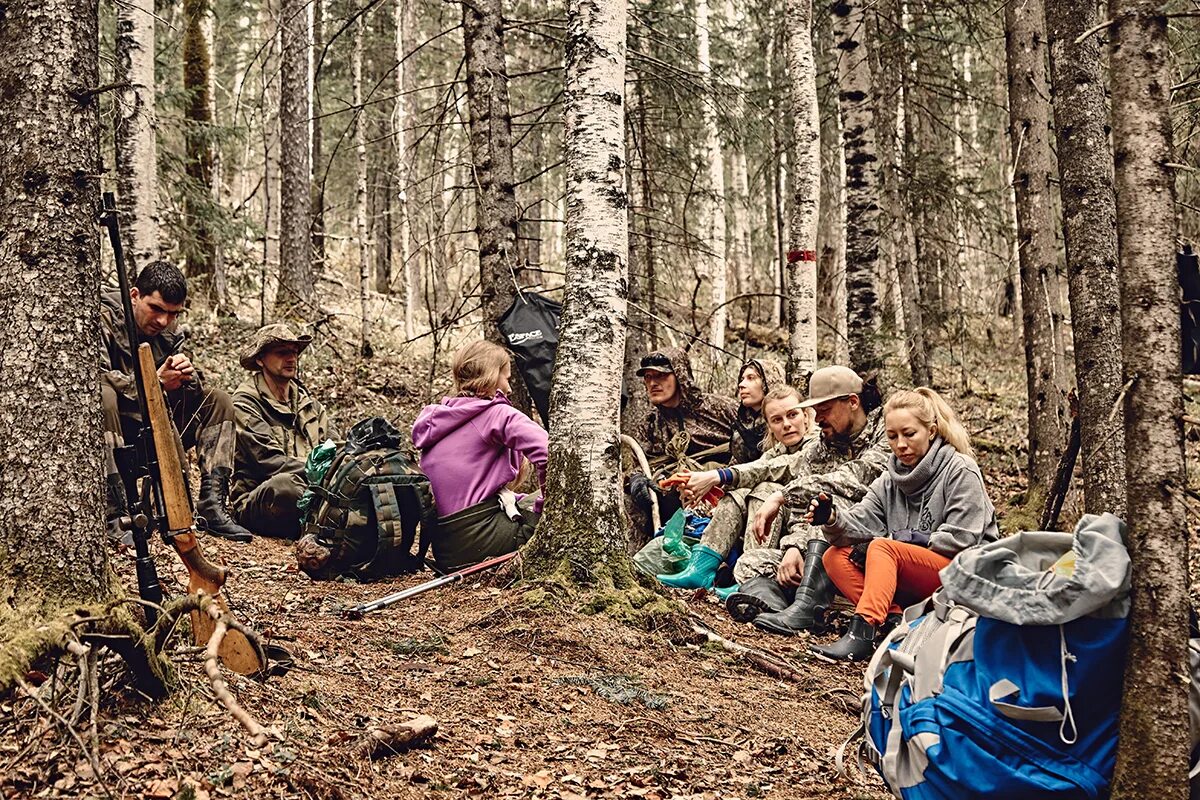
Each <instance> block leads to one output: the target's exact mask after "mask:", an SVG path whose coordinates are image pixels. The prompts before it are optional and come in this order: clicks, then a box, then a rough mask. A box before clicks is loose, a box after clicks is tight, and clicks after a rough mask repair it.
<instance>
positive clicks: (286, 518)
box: [233, 323, 335, 539]
mask: <svg viewBox="0 0 1200 800" xmlns="http://www.w3.org/2000/svg"><path fill="white" fill-rule="evenodd" d="M311 341H312V337H311V336H309V335H307V334H304V335H298V334H297V333H296V332H295V331H293V330H292V328H291V327H290V326H288V325H286V324H283V323H276V324H273V325H265V326H263V327H262V328H259V329H258V331H257V332H256V333H255V334H254V336H252V337H251V338H250V341H248V342H247V343H246V345H245V346H244V347H243V348H242V351H241V353H240V355H239V358H238V360H239V363H241V365H242V367H244V368H245V369H247V370H250V372H251V374H250V376H249V377H248V378H246V380H244V381H242V383H241V385H240V386H238V388H237V389H236V390H235V391H234V393H233V405H234V409H235V410H236V411H237V421H238V439H237V471H236V474H235V476H234V482H233V507H234V513H235V514H236V515H237V518H238V521H239V522H240V523H241V524H242V525H245V526H246V527H247V528H249V529H250V530H251V531H253V532H254V533H257V534H259V535H262V536H281V537H285V538H289V539H296V538H298V537H299V535H300V509H299V508H298V507H297V505H296V503H297V501H299V499H300V497H301V496H302V495H303V494H304V491H305V489H307V487H308V484H307V481H306V480H305V475H304V467H305V462H306V460H307V458H308V454H309V453H310V452H312V450H313V448H314V447H316V446H317V445H319V444H320V443H321V442H323V441H325V439H327V438H331V437H333V436H335V434H334V433H333V430H332V428H331V427H330V424H329V418H328V415H327V414H326V413H325V409H324V408H323V407H322V406H321V404H320V403H319V402H318V401H317V400H316V398H314V397H313V396H312V395H311V394H309V392H308V389H306V388H305V387H304V384H302V383H301V382H300V381H299V379H298V378H297V377H296V376H297V373H298V371H299V367H300V354H301V353H303V352H304V349H305V348H306V347H308V345H309V343H310V342H311Z"/></svg>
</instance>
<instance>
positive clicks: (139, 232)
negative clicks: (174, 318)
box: [113, 3, 159, 274]
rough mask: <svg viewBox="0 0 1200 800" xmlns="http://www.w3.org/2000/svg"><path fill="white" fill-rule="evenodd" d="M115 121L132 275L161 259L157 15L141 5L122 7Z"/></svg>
mask: <svg viewBox="0 0 1200 800" xmlns="http://www.w3.org/2000/svg"><path fill="white" fill-rule="evenodd" d="M116 56H117V58H116V69H115V72H114V76H113V77H114V79H115V82H116V83H118V84H121V83H127V84H129V86H128V88H125V89H121V90H119V93H118V94H117V103H116V104H115V109H116V120H115V121H114V125H113V132H114V145H115V152H116V168H117V169H116V172H117V195H118V198H119V206H120V209H121V217H122V219H121V231H122V234H123V236H124V239H125V241H124V245H125V259H126V262H127V264H128V268H129V271H130V273H131V274H132V273H136V272H137V270H138V269H140V268H141V267H142V266H144V265H146V264H148V263H149V262H151V261H154V260H155V259H157V258H158V225H159V218H158V144H157V134H156V127H157V119H156V117H155V111H154V87H155V83H154V16H153V15H152V14H151V13H150V11H148V10H146V9H145V8H143V7H141V6H139V5H137V4H125V3H122V4H119V5H118V6H117V40H116Z"/></svg>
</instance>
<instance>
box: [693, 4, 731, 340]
mask: <svg viewBox="0 0 1200 800" xmlns="http://www.w3.org/2000/svg"><path fill="white" fill-rule="evenodd" d="M708 11H709V8H708V0H696V51H697V57H696V80H697V81H698V82H699V83H700V85H701V86H703V87H704V92H705V97H704V98H703V101H702V104H701V109H702V110H701V112H700V140H701V141H700V158H701V164H700V169H699V173H700V176H701V177H700V179H699V184H700V186H699V188H700V192H701V194H700V198H699V203H698V205H699V210H698V214H697V217H698V219H699V231H700V248H701V254H700V257H699V263H700V264H701V265H702V266H701V270H700V274H701V275H702V276H704V277H707V279H708V280H707V283H708V290H709V294H708V307H709V309H710V313H711V316H710V317H709V320H708V332H707V336H708V341H709V343H710V344H712V345H713V346H714V347H724V346H725V322H726V318H727V317H728V308H727V307H726V305H725V299H726V295H727V292H726V283H727V269H728V268H727V266H726V263H725V167H724V162H723V160H722V153H721V136H720V133H719V132H718V131H717V91H716V85H715V83H714V82H713V78H712V56H711V48H710V42H709V39H710V37H709V27H710V26H709V14H708ZM705 352H706V353H707V354H709V355H710V356H711V357H712V358H713V359H714V360H718V361H719V360H720V351H719V350H712V349H709V348H705Z"/></svg>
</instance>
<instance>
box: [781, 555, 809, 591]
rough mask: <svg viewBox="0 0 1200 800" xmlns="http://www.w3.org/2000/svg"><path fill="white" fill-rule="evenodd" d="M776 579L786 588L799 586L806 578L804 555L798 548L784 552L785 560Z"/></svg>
mask: <svg viewBox="0 0 1200 800" xmlns="http://www.w3.org/2000/svg"><path fill="white" fill-rule="evenodd" d="M775 578H776V579H777V580H778V581H779V582H780V583H781V584H782V585H784V586H799V585H800V581H801V580H802V579H803V578H804V553H803V552H801V551H800V548H798V547H789V548H788V549H787V550H784V551H783V560H782V561H780V562H779V569H778V570H777V571H776V573H775Z"/></svg>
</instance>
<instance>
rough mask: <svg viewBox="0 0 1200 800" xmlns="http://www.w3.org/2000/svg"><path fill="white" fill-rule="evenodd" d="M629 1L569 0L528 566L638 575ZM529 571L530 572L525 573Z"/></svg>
mask: <svg viewBox="0 0 1200 800" xmlns="http://www.w3.org/2000/svg"><path fill="white" fill-rule="evenodd" d="M625 32H626V6H625V0H568V3H567V41H566V88H565V91H564V95H563V106H564V116H565V119H566V136H565V158H566V184H567V186H566V196H567V200H566V208H567V221H566V239H567V257H566V262H567V263H566V270H567V276H566V283H565V288H564V292H563V313H562V327H561V330H560V332H559V345H558V356H557V359H556V363H555V369H554V384H553V388H552V390H551V398H550V403H551V406H550V463H549V469H548V471H547V475H546V506H545V513H544V514H543V516H542V519H541V524H540V525H539V526H538V529H537V533H536V534H535V536H534V539H533V540H532V541H531V542H530V544H529V547H528V549H527V555H528V560H529V562H530V571H532V572H533V573H534V574H535V575H536V574H538V573H539V572H542V571H550V570H559V569H562V568H563V566H564V565H565V567H566V568H567V569H568V570H569V578H570V579H573V580H574V581H576V582H578V583H581V584H589V585H597V584H605V583H608V584H618V585H624V586H629V585H631V581H632V576H631V573H630V567H631V564H630V562H629V561H628V559H627V558H626V557H625V537H626V533H625V530H624V525H623V522H622V519H623V517H622V512H621V505H620V493H621V466H620V459H619V457H618V456H619V453H620V444H619V441H618V436H619V434H620V426H619V420H618V414H619V406H620V393H621V365H622V363H623V351H624V348H625V321H626V306H627V300H626V291H627V283H626V282H627V276H628V264H627V257H628V236H629V229H628V225H627V220H626V208H627V206H628V195H627V193H626V186H625V154H624V130H625V106H624V89H625ZM527 574H528V572H527Z"/></svg>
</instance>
